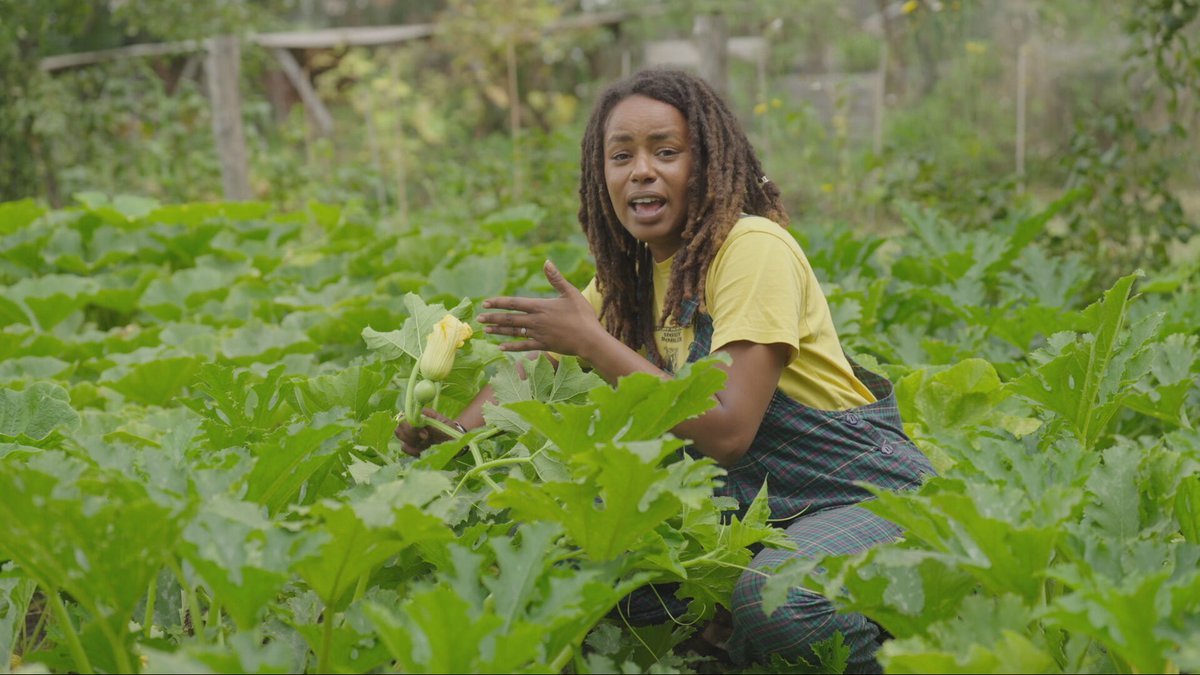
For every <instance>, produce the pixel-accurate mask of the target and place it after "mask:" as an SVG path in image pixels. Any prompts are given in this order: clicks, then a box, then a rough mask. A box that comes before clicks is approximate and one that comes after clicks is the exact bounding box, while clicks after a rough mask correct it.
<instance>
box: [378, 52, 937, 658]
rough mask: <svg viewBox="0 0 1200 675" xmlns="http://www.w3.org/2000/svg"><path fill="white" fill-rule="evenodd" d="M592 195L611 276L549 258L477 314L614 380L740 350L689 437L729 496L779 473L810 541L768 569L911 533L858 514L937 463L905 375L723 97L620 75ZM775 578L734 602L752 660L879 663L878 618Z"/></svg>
mask: <svg viewBox="0 0 1200 675" xmlns="http://www.w3.org/2000/svg"><path fill="white" fill-rule="evenodd" d="M579 196H580V208H579V220H580V223H581V225H582V227H583V231H584V233H585V234H586V236H587V239H588V243H589V246H590V248H591V253H592V255H593V256H594V257H595V261H596V277H595V279H594V280H593V281H592V283H591V284H589V285H588V286H587V288H585V289H584V290H583V291H582V292H581V291H579V290H577V289H575V288H574V287H572V286H571V285H570V284H568V283H567V282H566V280H565V279H564V278H563V277H562V275H560V274H559V273H558V271H557V270H556V269H555V268H554V267H553V265H551V264H549V263H547V265H546V270H545V272H546V276H547V278H548V279H549V280H550V282H551V284H552V285H553V286H554V288H555V289H557V290H558V292H559V295H558V297H553V298H516V297H507V298H493V299H491V300H488V301H487V302H485V303H484V306H485V308H487V310H488V311H487V312H485V313H484V314H482V315H481V316H480V317H479V321H480V322H481V323H483V324H485V326H486V327H487V331H488V332H490V333H495V334H499V335H504V336H510V337H511V338H512V339H513V340H512V341H511V342H508V343H506V344H505V345H503V348H504V349H506V350H509V351H533V350H545V351H551V352H557V353H559V354H570V355H575V356H578V357H580V358H582V359H584V360H586V361H587V362H588V363H589V364H591V366H592V368H594V369H595V370H596V371H597V372H599V373H600V374H601V375H603V376H604V377H605V378H606V379H608V380H609V381H612V382H615V381H616V380H617V379H618V378H619V377H621V376H623V375H628V374H630V373H635V372H645V373H652V374H655V375H658V376H661V377H670V373H672V372H673V371H674V370H676V369H677V368H679V367H680V366H682V365H683V364H684V363H686V362H689V361H693V360H695V359H698V358H701V357H704V356H706V355H708V354H710V353H711V352H714V351H722V352H725V353H726V354H728V356H729V357H730V360H729V365H728V366H726V367H725V369H726V371H727V373H728V379H727V382H726V385H725V388H724V390H722V391H721V392H719V393H718V394H717V396H716V398H717V405H716V407H714V408H712V409H711V410H709V411H708V412H706V413H704V414H703V415H701V416H699V417H696V418H694V419H691V420H688V421H686V422H683V423H682V424H680V425H679V426H678V427H676V428H675V429H674V433H675V434H676V435H678V436H680V437H682V438H686V439H688V440H689V441H690V442H691V443H692V449H693V450H694V451H696V452H700V453H702V454H704V455H707V456H709V457H711V458H713V459H714V460H716V461H717V462H718V463H719V464H720V465H721V466H723V467H724V468H725V469H726V470H727V471H728V475H727V476H726V477H725V484H724V486H723V487H722V488H720V489H719V492H720V493H721V494H723V495H727V496H730V497H733V498H734V499H736V500H737V501H738V503H739V504H741V505H742V507H743V508H745V507H746V506H748V505H749V504H750V502H751V501H752V500H753V499H754V497H755V496H756V494H757V493H758V490H759V488H760V487H761V486H762V485H763V483H764V481H765V482H767V484H768V486H769V497H770V509H771V515H772V518H773V519H775V520H777V521H778V522H779V524H780V525H781V526H783V527H786V531H787V534H788V536H789V537H790V538H791V540H792V541H793V542H794V543H795V544H796V547H797V550H795V551H780V550H773V549H766V550H763V551H761V552H760V553H758V554H757V556H756V557H755V559H754V561H753V563H752V566H753V567H755V568H765V569H770V568H774V567H775V566H777V565H778V564H780V563H781V562H783V561H784V560H785V559H787V558H788V557H793V556H803V557H814V556H823V555H826V554H830V553H834V554H838V553H855V552H859V551H862V550H865V549H867V548H868V547H870V546H872V545H875V544H877V543H880V542H886V541H891V540H893V539H895V538H896V537H897V536H898V535H899V530H898V529H897V528H896V527H895V526H894V525H892V524H891V523H889V522H888V521H886V520H883V519H881V518H879V517H877V516H875V515H873V514H871V513H870V512H868V511H866V510H865V509H863V508H861V507H860V506H859V504H860V503H861V502H863V501H864V500H866V499H869V498H871V494H870V493H869V492H867V491H866V490H864V489H863V488H862V487H860V486H859V485H858V483H860V482H861V483H869V484H871V485H875V486H878V487H882V488H885V489H893V490H903V489H908V488H914V487H916V486H918V485H919V484H920V482H921V480H922V477H923V476H924V475H926V474H932V473H933V469H932V468H931V466H930V464H929V461H928V460H927V459H926V458H925V456H924V455H922V454H921V452H920V451H919V450H918V449H917V448H916V446H915V445H913V443H912V442H911V441H909V439H908V438H907V437H906V436H905V435H904V431H903V427H902V425H901V422H900V415H899V412H898V411H897V408H896V403H895V400H894V398H893V395H892V387H891V384H890V383H889V382H888V381H887V380H886V379H884V378H882V377H879V376H877V375H875V374H873V373H871V372H869V371H867V370H864V369H862V368H860V367H859V366H858V365H857V364H855V363H854V362H853V361H852V360H851V359H850V358H848V357H847V356H846V355H845V353H844V352H843V351H842V347H841V344H840V342H839V340H838V336H837V332H836V331H835V329H834V326H833V322H832V320H831V317H830V313H829V307H828V305H827V303H826V300H825V296H824V295H823V293H822V291H821V287H820V285H819V283H818V281H817V279H816V277H815V276H814V274H813V271H812V268H811V267H810V266H809V263H808V260H807V259H806V258H805V255H804V252H803V251H802V250H801V249H800V246H799V245H798V244H797V243H796V241H795V240H794V239H793V238H792V237H791V236H790V235H789V233H788V232H787V231H786V230H785V229H784V225H785V224H786V222H787V216H786V214H785V213H784V208H783V205H782V201H781V199H780V194H779V190H778V188H777V187H776V186H775V184H774V183H772V182H771V181H770V180H768V179H767V178H766V176H764V175H763V172H762V167H761V165H760V163H759V161H758V159H757V157H756V156H755V154H754V151H753V149H752V148H751V147H750V144H749V142H748V141H747V139H746V136H745V133H744V132H743V131H742V129H741V127H740V125H739V123H738V121H737V119H736V118H735V117H734V116H733V115H732V114H731V113H730V111H729V109H728V107H727V106H726V105H725V103H724V102H723V101H722V100H721V99H720V98H719V97H718V96H717V95H716V94H715V93H714V92H713V91H712V89H711V88H710V87H708V86H707V85H706V84H705V83H704V82H703V81H702V80H700V79H698V78H696V77H694V76H691V75H688V74H686V73H682V72H677V71H666V70H650V71H645V72H641V73H638V74H635V75H633V76H632V77H630V78H628V79H626V80H623V81H620V82H618V83H616V84H614V85H612V86H611V87H609V88H608V89H607V90H606V91H605V92H604V93H603V94H602V95H601V97H600V98H599V100H598V101H597V103H596V105H595V108H594V110H593V112H592V116H591V120H590V122H589V124H588V127H587V131H586V132H585V135H584V138H583V143H582V176H581V181H580V187H579ZM491 310H504V311H491ZM489 396H490V390H488V389H485V390H484V391H483V392H481V394H480V396H479V398H477V399H476V401H475V402H474V403H473V404H472V405H471V406H470V407H469V408H468V409H467V410H466V411H465V412H464V413H463V414H462V415H461V416H460V418H459V419H458V420H457V421H458V423H459V424H461V425H462V426H464V427H466V428H471V427H474V426H478V425H481V424H482V423H483V419H482V416H481V414H480V410H481V408H482V405H483V402H484V401H485V400H487V399H488V397H489ZM396 433H397V436H399V437H400V438H401V440H403V441H404V442H405V449H406V450H407V451H408V452H410V453H417V452H420V450H421V449H423V447H425V446H427V445H428V444H429V443H431V442H433V441H436V440H438V439H436V438H429V437H428V434H429V433H430V432H429V431H428V430H427V429H422V430H419V431H418V430H414V429H412V428H411V427H407V426H403V425H402V426H401V427H400V428H399V429H397V431H396ZM763 583H764V577H763V575H762V574H755V573H749V572H747V573H745V574H743V575H742V577H741V579H740V581H739V582H738V584H737V587H736V590H735V592H734V595H733V598H732V599H731V602H730V608H731V610H732V622H731V625H732V633H731V634H730V635H729V636H728V641H727V643H726V644H727V646H728V649H729V652H730V655H731V657H732V658H733V659H734V660H735V661H736V662H748V661H756V660H762V659H764V658H766V657H768V656H769V655H770V654H779V655H781V656H783V657H784V658H787V659H795V658H796V657H804V658H805V659H809V660H811V659H812V658H813V655H812V652H811V645H812V644H813V643H815V642H818V641H821V640H826V639H828V638H830V637H831V636H832V635H833V634H834V632H835V631H840V632H841V633H842V635H843V637H844V638H845V641H846V644H847V646H848V647H849V648H850V650H851V656H850V668H851V669H852V670H870V669H874V668H878V665H877V664H876V663H875V661H874V653H875V649H876V646H877V637H878V635H879V630H878V628H877V627H876V626H875V625H874V624H873V623H872V622H871V621H869V620H868V619H867V618H866V617H864V616H862V615H858V614H850V613H838V612H835V611H834V607H833V606H832V604H831V603H830V601H829V600H827V599H825V598H824V597H822V596H820V595H818V594H815V593H809V592H806V591H803V590H799V589H797V590H793V591H792V592H791V594H790V596H789V598H788V602H787V604H786V605H785V606H783V607H782V608H781V609H779V610H777V611H776V612H774V613H772V614H771V615H769V616H768V615H767V614H766V613H765V612H763V610H762V606H761V604H762V602H761V595H762V587H763ZM664 597H665V595H664ZM646 600H649V601H646ZM621 609H622V611H624V612H626V613H627V615H628V616H629V618H630V619H631V620H633V621H637V622H639V623H646V622H652V621H664V620H666V619H667V618H668V616H667V612H668V608H667V607H664V605H663V603H662V602H661V601H660V600H659V598H658V596H656V595H653V594H650V595H648V597H647V598H645V599H643V598H642V597H641V596H640V595H638V594H635V595H633V596H630V597H629V598H627V599H626V600H625V601H623V602H622V603H621Z"/></svg>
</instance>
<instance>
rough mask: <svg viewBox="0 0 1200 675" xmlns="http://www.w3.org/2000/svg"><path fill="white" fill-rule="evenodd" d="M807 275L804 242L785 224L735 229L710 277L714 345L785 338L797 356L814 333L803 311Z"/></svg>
mask: <svg viewBox="0 0 1200 675" xmlns="http://www.w3.org/2000/svg"><path fill="white" fill-rule="evenodd" d="M776 229H777V230H778V232H776V231H774V230H776ZM735 235H736V236H735ZM808 274H809V272H808V271H807V261H806V260H805V258H804V254H803V252H802V251H801V250H800V246H799V245H798V244H797V243H796V241H795V240H794V239H792V237H791V235H790V234H788V232H787V231H786V230H784V229H783V228H781V227H779V226H777V225H774V226H773V227H772V228H771V229H766V228H752V229H748V230H746V231H742V232H738V231H736V230H735V232H734V233H731V236H730V239H729V240H727V241H726V242H725V245H724V246H723V247H722V248H721V251H720V252H719V253H718V254H717V257H716V258H715V259H714V260H713V264H712V266H711V267H710V269H709V274H708V279H707V292H706V294H705V295H706V301H707V304H708V313H709V315H710V316H711V317H712V321H713V338H712V349H714V350H716V349H719V348H720V347H722V346H724V345H727V344H729V343H731V342H737V341H739V340H746V341H749V342H755V343H758V344H776V343H782V344H785V345H787V346H788V347H790V348H791V353H790V354H789V360H790V359H791V358H793V357H794V356H795V355H796V352H797V351H798V350H799V348H800V344H801V342H802V341H803V340H805V339H807V338H808V337H809V336H810V335H811V334H812V327H810V326H808V325H807V314H808V313H807V312H806V310H805V302H806V298H805V293H804V290H805V288H806V285H807V284H806V277H807V275H808Z"/></svg>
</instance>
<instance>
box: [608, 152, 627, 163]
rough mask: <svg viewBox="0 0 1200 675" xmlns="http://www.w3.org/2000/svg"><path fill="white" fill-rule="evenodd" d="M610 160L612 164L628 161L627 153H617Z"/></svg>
mask: <svg viewBox="0 0 1200 675" xmlns="http://www.w3.org/2000/svg"><path fill="white" fill-rule="evenodd" d="M612 159H613V161H614V162H623V161H625V160H627V159H629V153H628V152H618V153H616V154H614V155H613V156H612Z"/></svg>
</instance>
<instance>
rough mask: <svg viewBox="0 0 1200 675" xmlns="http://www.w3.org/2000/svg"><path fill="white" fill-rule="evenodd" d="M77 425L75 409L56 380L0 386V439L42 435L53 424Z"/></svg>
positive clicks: (31, 437)
mask: <svg viewBox="0 0 1200 675" xmlns="http://www.w3.org/2000/svg"><path fill="white" fill-rule="evenodd" d="M78 425H79V413H77V412H75V411H74V410H73V409H72V408H71V404H70V397H69V396H68V395H67V392H66V390H64V389H63V388H62V387H60V386H58V385H56V384H50V383H47V382H38V383H35V384H33V385H31V386H30V387H29V388H28V389H25V390H22V391H14V390H12V389H0V439H2V438H3V437H6V436H7V437H9V438H17V437H26V438H29V439H32V440H35V441H38V440H41V439H44V438H46V436H48V435H49V434H50V432H51V431H52V430H54V428H55V427H67V428H72V427H76V426H78Z"/></svg>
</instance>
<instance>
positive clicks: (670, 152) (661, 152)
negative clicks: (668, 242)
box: [658, 148, 679, 157]
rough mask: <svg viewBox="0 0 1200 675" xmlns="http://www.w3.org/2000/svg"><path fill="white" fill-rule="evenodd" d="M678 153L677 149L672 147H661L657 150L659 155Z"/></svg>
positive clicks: (666, 155)
mask: <svg viewBox="0 0 1200 675" xmlns="http://www.w3.org/2000/svg"><path fill="white" fill-rule="evenodd" d="M678 154H679V151H678V150H674V149H672V148H663V149H662V150H659V151H658V156H659V157H674V156H675V155H678Z"/></svg>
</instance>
